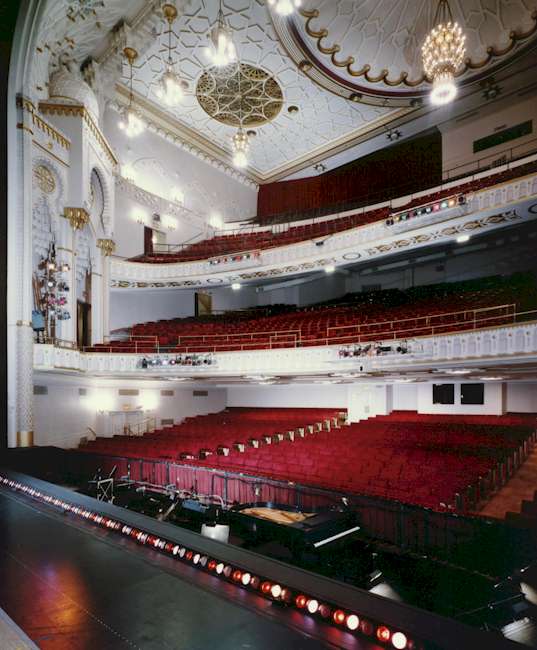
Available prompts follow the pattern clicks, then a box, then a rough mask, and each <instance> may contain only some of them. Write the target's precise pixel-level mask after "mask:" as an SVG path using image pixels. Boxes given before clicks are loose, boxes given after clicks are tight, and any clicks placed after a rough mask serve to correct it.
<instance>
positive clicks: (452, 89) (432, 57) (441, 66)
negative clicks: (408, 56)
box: [421, 0, 466, 105]
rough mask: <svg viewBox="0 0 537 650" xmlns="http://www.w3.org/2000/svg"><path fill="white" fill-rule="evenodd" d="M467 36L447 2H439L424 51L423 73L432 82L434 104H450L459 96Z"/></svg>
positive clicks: (432, 101) (444, 0) (443, 0)
mask: <svg viewBox="0 0 537 650" xmlns="http://www.w3.org/2000/svg"><path fill="white" fill-rule="evenodd" d="M465 40H466V36H465V35H464V34H463V32H462V28H461V27H460V25H459V24H458V23H456V22H455V21H454V20H453V15H452V14H451V9H450V6H449V2H448V0H440V2H439V3H438V8H437V10H436V14H435V17H434V27H433V29H432V30H431V31H430V32H429V34H428V36H427V38H426V39H425V43H424V44H423V47H422V50H421V52H422V59H423V70H424V72H425V74H426V75H427V77H428V78H429V79H430V80H431V81H432V84H433V89H432V91H431V95H430V97H431V103H433V104H436V105H442V104H448V103H449V102H451V101H453V100H454V99H455V97H456V95H457V86H456V84H455V74H456V72H457V71H458V70H459V68H460V67H461V66H462V64H463V63H464V57H465V55H466V47H465Z"/></svg>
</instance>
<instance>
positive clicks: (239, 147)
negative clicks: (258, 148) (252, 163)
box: [231, 126, 250, 168]
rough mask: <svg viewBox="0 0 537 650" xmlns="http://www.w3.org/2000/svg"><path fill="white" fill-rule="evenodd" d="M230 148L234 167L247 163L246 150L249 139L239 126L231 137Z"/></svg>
mask: <svg viewBox="0 0 537 650" xmlns="http://www.w3.org/2000/svg"><path fill="white" fill-rule="evenodd" d="M231 148H232V150H233V164H234V165H235V167H239V168H242V167H246V165H247V164H248V155H247V154H248V150H249V149H250V140H249V138H248V134H247V133H246V131H245V130H244V129H243V128H242V126H241V127H239V129H238V130H237V132H236V133H235V135H234V136H233V137H232V138H231Z"/></svg>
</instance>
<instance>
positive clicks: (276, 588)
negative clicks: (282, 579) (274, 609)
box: [270, 585, 282, 598]
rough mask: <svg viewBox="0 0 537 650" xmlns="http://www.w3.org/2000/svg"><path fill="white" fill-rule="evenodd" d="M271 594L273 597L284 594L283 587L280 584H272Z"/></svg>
mask: <svg viewBox="0 0 537 650" xmlns="http://www.w3.org/2000/svg"><path fill="white" fill-rule="evenodd" d="M270 594H271V596H272V597H273V598H279V597H280V596H281V595H282V588H281V587H280V585H272V587H271V589H270Z"/></svg>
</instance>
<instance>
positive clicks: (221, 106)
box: [196, 63, 283, 127]
mask: <svg viewBox="0 0 537 650" xmlns="http://www.w3.org/2000/svg"><path fill="white" fill-rule="evenodd" d="M196 96H197V98H198V101H199V103H200V106H201V107H202V108H203V110H204V111H205V112H206V113H207V114H208V115H209V116H210V117H212V118H213V119H215V120H217V121H218V122H222V123H223V124H228V125H229V126H237V127H238V126H260V125H261V124H266V123H267V122H270V121H271V120H273V119H274V118H275V117H276V116H277V115H278V113H279V112H280V110H281V108H282V105H283V94H282V89H281V88H280V86H279V84H278V82H277V81H276V79H274V77H272V76H271V75H270V74H268V73H267V72H265V71H264V70H261V69H260V68H254V66H251V65H248V64H247V63H240V64H232V65H229V66H225V67H223V68H217V67H212V68H209V69H208V70H207V71H206V72H204V73H203V74H202V75H201V77H200V78H199V80H198V84H197V86H196Z"/></svg>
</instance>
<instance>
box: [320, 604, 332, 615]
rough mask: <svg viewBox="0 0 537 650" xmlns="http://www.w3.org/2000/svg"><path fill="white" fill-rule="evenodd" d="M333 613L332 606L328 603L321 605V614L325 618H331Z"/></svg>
mask: <svg viewBox="0 0 537 650" xmlns="http://www.w3.org/2000/svg"><path fill="white" fill-rule="evenodd" d="M331 613H332V610H331V609H330V607H329V606H328V605H324V604H323V605H320V607H319V614H320V615H321V616H322V617H323V618H329V617H330V614H331Z"/></svg>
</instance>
